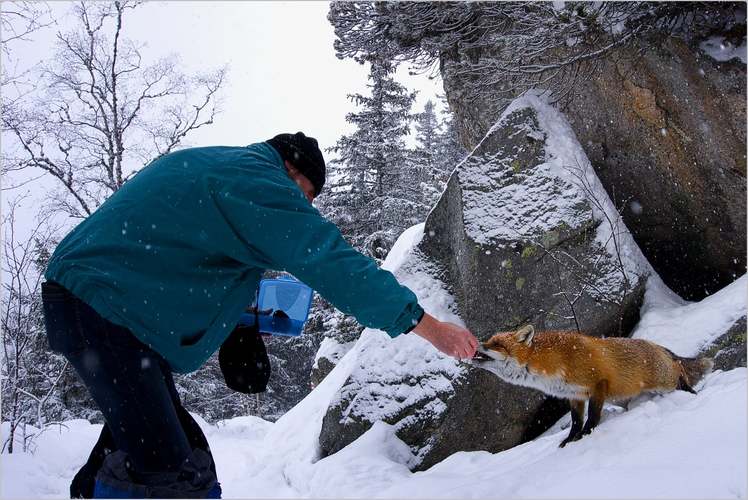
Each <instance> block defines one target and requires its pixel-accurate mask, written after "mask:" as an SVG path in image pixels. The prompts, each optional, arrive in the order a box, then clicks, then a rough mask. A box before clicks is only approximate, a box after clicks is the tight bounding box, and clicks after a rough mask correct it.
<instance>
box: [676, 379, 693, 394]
mask: <svg viewBox="0 0 748 500" xmlns="http://www.w3.org/2000/svg"><path fill="white" fill-rule="evenodd" d="M676 389H677V390H679V391H686V392H690V393H691V394H696V391H694V390H693V387H691V385H690V384H689V383H688V380H686V377H685V376H683V375H681V376H680V377H678V386H677V387H676Z"/></svg>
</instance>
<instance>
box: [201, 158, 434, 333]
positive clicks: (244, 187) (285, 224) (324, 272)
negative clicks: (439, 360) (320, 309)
mask: <svg viewBox="0 0 748 500" xmlns="http://www.w3.org/2000/svg"><path fill="white" fill-rule="evenodd" d="M215 201H216V204H217V205H219V209H220V211H221V213H222V215H223V217H224V219H225V222H227V223H228V224H229V225H230V226H231V227H232V230H233V232H234V233H235V234H236V236H237V237H238V238H240V239H241V240H243V243H244V244H245V245H247V246H248V247H249V248H250V250H251V251H250V252H249V254H250V255H252V256H253V259H254V258H256V261H255V262H247V264H250V265H259V266H261V267H264V268H269V269H277V270H284V271H287V272H289V273H291V274H293V275H294V276H296V277H297V278H298V279H300V280H301V281H303V282H304V283H306V284H307V285H309V286H310V287H312V288H313V289H315V290H317V291H318V292H319V293H320V294H321V295H322V296H323V297H325V299H327V300H328V301H330V302H331V303H332V304H333V305H335V307H337V308H338V309H340V310H341V311H343V312H344V313H346V314H351V315H353V316H354V317H355V318H356V320H357V321H358V322H359V323H361V324H362V325H364V326H367V327H370V328H377V329H380V330H384V331H385V332H387V334H388V335H390V336H391V337H395V336H397V335H399V334H401V333H404V332H408V331H410V330H411V329H412V328H413V327H414V326H415V325H416V324H417V323H418V321H419V320H420V319H421V317H422V316H423V313H424V311H423V309H422V308H421V306H420V305H419V304H418V299H417V298H416V296H415V294H414V293H413V292H412V291H411V290H410V289H409V288H407V287H405V286H402V285H400V284H399V283H398V282H397V280H396V279H395V277H394V276H393V275H392V273H390V272H389V271H386V270H384V269H381V268H379V267H378V266H377V265H376V262H375V261H374V260H373V259H371V258H369V257H366V256H365V255H362V254H361V253H359V252H357V251H356V250H354V249H353V248H352V247H351V246H350V245H349V244H348V243H347V242H346V241H345V240H344V239H343V237H342V235H341V234H340V231H339V230H338V228H337V226H335V224H333V223H332V222H330V221H328V220H327V219H325V218H324V217H323V216H322V215H321V214H320V213H319V211H317V209H316V208H314V207H313V206H312V205H311V204H310V203H309V201H308V200H307V199H306V198H305V197H304V195H303V194H302V192H301V190H300V189H299V188H298V187H297V186H296V184H294V183H293V181H291V179H289V178H288V177H287V176H286V174H285V172H271V173H270V174H268V175H263V176H258V177H255V178H254V179H253V180H252V182H251V183H249V182H246V181H243V182H242V181H238V182H237V181H234V182H228V183H224V187H223V188H222V190H221V192H220V193H217V196H216V198H215Z"/></svg>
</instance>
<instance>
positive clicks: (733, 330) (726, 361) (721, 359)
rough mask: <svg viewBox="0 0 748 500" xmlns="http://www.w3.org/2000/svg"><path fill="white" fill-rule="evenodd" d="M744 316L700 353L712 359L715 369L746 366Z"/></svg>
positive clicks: (725, 369)
mask: <svg viewBox="0 0 748 500" xmlns="http://www.w3.org/2000/svg"><path fill="white" fill-rule="evenodd" d="M746 354H747V353H746V317H745V316H743V317H742V318H740V319H739V320H737V321H736V322H735V323H734V324H733V325H732V326H731V327H730V329H729V330H727V331H726V332H725V333H724V334H722V335H720V337H719V338H718V339H717V340H715V341H714V343H713V344H711V345H710V346H709V347H708V348H707V349H706V350H705V351H704V352H702V353H701V355H704V356H708V357H711V358H713V359H714V369H715V370H724V371H727V370H732V369H733V368H737V367H739V366H743V367H745V366H746V357H747V356H746Z"/></svg>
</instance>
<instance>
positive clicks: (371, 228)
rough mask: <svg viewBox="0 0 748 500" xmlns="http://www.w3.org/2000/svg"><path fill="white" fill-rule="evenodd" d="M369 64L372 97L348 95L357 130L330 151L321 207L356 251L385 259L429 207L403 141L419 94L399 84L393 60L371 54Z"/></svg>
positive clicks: (343, 138) (349, 119)
mask: <svg viewBox="0 0 748 500" xmlns="http://www.w3.org/2000/svg"><path fill="white" fill-rule="evenodd" d="M367 61H368V62H369V64H370V65H371V69H370V72H369V83H368V84H367V87H368V88H369V89H370V91H371V94H370V95H363V94H352V95H349V96H348V97H349V99H350V100H351V102H353V103H354V104H355V105H356V106H357V107H358V108H359V109H358V110H357V111H355V112H351V113H349V114H348V115H347V116H346V120H347V121H348V122H349V123H352V124H353V125H355V126H356V129H355V130H354V132H352V133H351V134H349V135H345V136H343V137H341V138H340V139H339V140H338V142H337V143H336V145H335V146H334V147H332V148H330V149H329V150H328V151H332V152H334V153H336V154H337V157H336V158H335V159H334V160H332V161H330V170H331V172H330V178H331V180H332V182H331V186H330V188H329V189H328V193H327V194H326V195H323V196H322V197H321V199H320V201H319V206H320V209H321V210H322V211H323V213H325V215H326V216H327V217H328V218H330V219H331V220H333V221H334V222H335V223H336V224H337V225H338V227H339V228H340V229H341V231H342V233H343V235H344V236H346V237H347V238H348V239H349V240H350V241H351V243H352V244H353V245H354V246H356V247H358V248H359V249H361V250H364V251H365V252H367V253H369V254H370V255H372V256H374V257H377V258H383V257H384V255H386V252H387V251H388V250H389V248H390V246H391V245H392V243H394V239H395V238H396V237H397V236H398V235H399V234H400V233H401V232H402V230H404V229H406V228H407V227H409V226H410V225H413V224H416V223H418V222H420V221H421V220H422V219H423V217H424V216H425V213H426V210H427V207H426V206H424V205H423V203H422V200H421V191H420V189H421V187H420V185H419V183H418V182H417V179H414V178H413V177H412V175H411V173H412V172H411V171H410V170H411V169H412V166H413V159H412V154H411V152H410V151H408V149H407V148H406V146H405V142H404V138H405V136H406V135H407V134H408V133H409V132H410V121H411V120H412V119H413V117H412V115H411V107H412V105H413V101H414V100H415V93H412V92H408V91H407V89H406V88H405V87H404V86H403V85H401V84H400V83H398V82H397V81H395V79H394V77H393V75H394V72H395V65H394V64H393V63H392V61H391V60H390V59H389V58H388V57H385V56H383V55H378V54H370V55H369V56H368V57H367Z"/></svg>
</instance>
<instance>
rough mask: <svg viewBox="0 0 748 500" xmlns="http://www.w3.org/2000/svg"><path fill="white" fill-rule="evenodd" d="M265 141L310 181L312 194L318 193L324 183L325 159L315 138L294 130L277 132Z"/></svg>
mask: <svg viewBox="0 0 748 500" xmlns="http://www.w3.org/2000/svg"><path fill="white" fill-rule="evenodd" d="M267 142H268V144H270V145H271V146H273V147H274V148H275V149H276V150H277V151H278V153H280V155H281V158H283V159H284V160H288V161H289V162H290V163H291V164H293V166H294V167H296V168H297V169H298V171H299V172H301V173H302V174H304V175H305V176H306V177H307V179H309V180H310V181H312V184H313V185H314V196H317V195H319V193H320V192H321V191H322V186H324V185H325V159H324V158H323V157H322V151H320V150H319V146H317V140H316V139H315V138H313V137H307V136H305V135H304V133H303V132H296V133H295V134H278V135H276V136H275V137H273V138H272V139H269V140H268V141H267Z"/></svg>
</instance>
